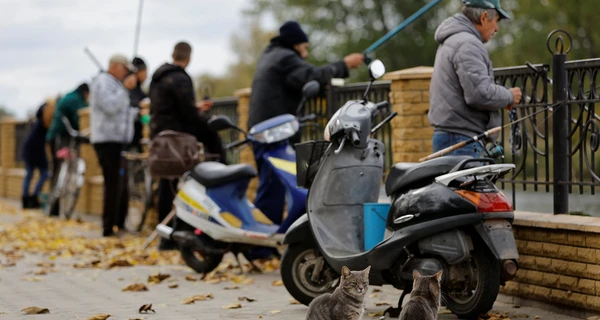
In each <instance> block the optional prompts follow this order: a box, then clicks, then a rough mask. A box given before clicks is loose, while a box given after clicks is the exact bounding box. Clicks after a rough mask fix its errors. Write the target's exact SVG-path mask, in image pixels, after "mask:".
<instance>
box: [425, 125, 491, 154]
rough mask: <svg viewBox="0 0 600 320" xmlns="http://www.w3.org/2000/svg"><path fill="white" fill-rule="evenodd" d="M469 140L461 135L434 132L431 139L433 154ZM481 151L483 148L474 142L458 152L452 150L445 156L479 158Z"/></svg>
mask: <svg viewBox="0 0 600 320" xmlns="http://www.w3.org/2000/svg"><path fill="white" fill-rule="evenodd" d="M469 139H471V137H467V136H464V135H462V134H458V133H452V132H447V131H440V130H436V131H435V132H434V133H433V139H432V144H433V152H438V151H440V150H442V149H445V148H447V147H450V146H453V145H455V144H457V143H460V142H463V141H468V140H469ZM482 151H483V147H482V146H481V143H479V142H475V143H471V144H469V145H466V146H464V147H462V148H460V149H458V150H454V151H452V152H450V153H449V154H447V155H456V156H472V157H473V158H479V154H480V153H481V152H482Z"/></svg>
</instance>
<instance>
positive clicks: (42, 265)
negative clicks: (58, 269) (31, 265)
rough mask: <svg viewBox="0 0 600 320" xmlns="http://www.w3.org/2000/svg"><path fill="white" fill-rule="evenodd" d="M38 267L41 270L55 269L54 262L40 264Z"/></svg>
mask: <svg viewBox="0 0 600 320" xmlns="http://www.w3.org/2000/svg"><path fill="white" fill-rule="evenodd" d="M36 266H38V267H40V268H53V267H54V263H53V262H40V263H38V264H36Z"/></svg>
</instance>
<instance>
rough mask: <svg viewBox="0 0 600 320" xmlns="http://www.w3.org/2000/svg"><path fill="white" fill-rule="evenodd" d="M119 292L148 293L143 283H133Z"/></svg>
mask: <svg viewBox="0 0 600 320" xmlns="http://www.w3.org/2000/svg"><path fill="white" fill-rule="evenodd" d="M121 291H148V287H146V285H145V284H143V283H134V284H130V285H128V286H127V287H125V288H123V289H121Z"/></svg>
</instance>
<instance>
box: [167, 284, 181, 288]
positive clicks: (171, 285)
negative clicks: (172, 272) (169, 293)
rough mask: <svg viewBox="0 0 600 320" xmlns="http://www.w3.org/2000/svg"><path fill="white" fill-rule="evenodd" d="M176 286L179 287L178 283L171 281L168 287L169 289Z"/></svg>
mask: <svg viewBox="0 0 600 320" xmlns="http://www.w3.org/2000/svg"><path fill="white" fill-rule="evenodd" d="M177 287H179V285H178V284H177V283H171V284H170V285H169V288H170V289H175V288H177Z"/></svg>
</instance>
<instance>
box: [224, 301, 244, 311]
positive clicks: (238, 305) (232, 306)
mask: <svg viewBox="0 0 600 320" xmlns="http://www.w3.org/2000/svg"><path fill="white" fill-rule="evenodd" d="M241 307H242V305H241V304H239V303H232V304H230V305H227V306H224V307H222V308H223V309H224V310H229V309H240V308H241Z"/></svg>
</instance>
